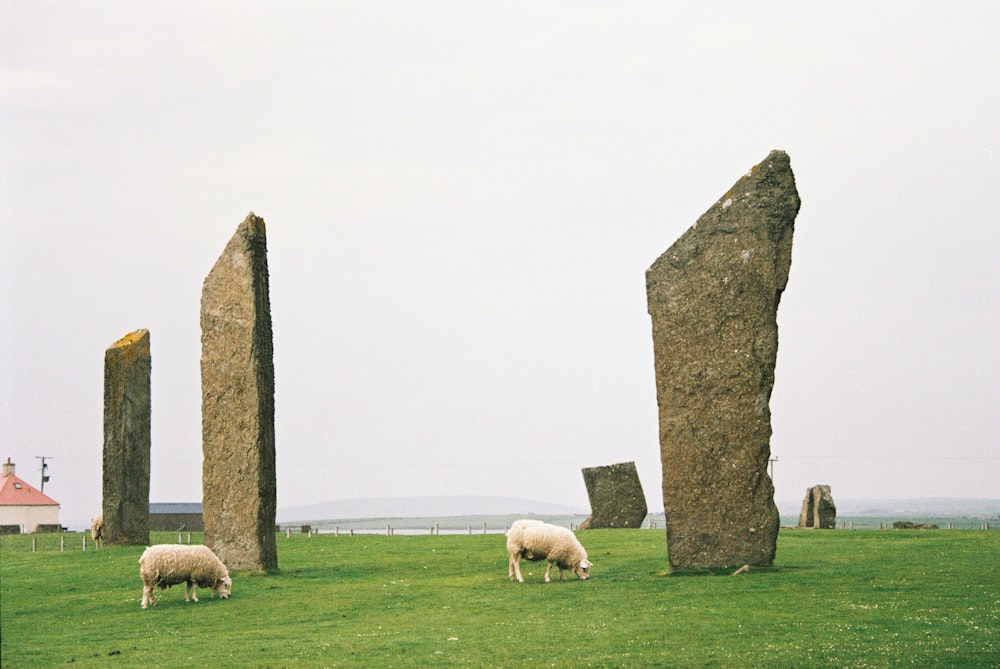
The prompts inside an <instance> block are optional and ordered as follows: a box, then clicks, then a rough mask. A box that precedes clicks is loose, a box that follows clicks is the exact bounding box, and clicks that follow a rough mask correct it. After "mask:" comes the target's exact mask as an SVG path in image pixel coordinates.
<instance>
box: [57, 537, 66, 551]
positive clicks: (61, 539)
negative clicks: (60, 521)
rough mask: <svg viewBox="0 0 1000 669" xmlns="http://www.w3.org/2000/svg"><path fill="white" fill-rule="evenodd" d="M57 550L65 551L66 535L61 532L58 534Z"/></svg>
mask: <svg viewBox="0 0 1000 669" xmlns="http://www.w3.org/2000/svg"><path fill="white" fill-rule="evenodd" d="M59 552H60V553H64V552H66V537H64V536H63V535H61V534H60V535H59Z"/></svg>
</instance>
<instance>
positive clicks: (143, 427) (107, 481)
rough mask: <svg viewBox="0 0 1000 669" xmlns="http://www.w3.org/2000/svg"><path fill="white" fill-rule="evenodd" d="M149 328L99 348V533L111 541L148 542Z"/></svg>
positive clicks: (150, 363)
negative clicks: (101, 518) (101, 412)
mask: <svg viewBox="0 0 1000 669" xmlns="http://www.w3.org/2000/svg"><path fill="white" fill-rule="evenodd" d="M151 371H152V359H151V357H150V353H149V330H136V331H135V332H132V333H130V334H127V335H125V336H124V337H122V338H121V339H119V340H118V341H116V342H115V343H114V344H112V345H111V347H110V348H109V349H108V350H106V351H105V352H104V469H103V490H102V492H103V495H102V500H101V512H102V513H103V515H104V528H103V530H102V538H103V540H104V543H105V544H107V545H109V546H113V545H119V546H144V545H147V544H149V449H150V444H151V437H150V410H151V399H150V375H151Z"/></svg>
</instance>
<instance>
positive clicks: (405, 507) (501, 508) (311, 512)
mask: <svg viewBox="0 0 1000 669" xmlns="http://www.w3.org/2000/svg"><path fill="white" fill-rule="evenodd" d="M531 513H533V514H539V515H567V516H571V515H580V514H583V515H586V514H588V513H590V511H589V510H588V509H580V508H576V507H572V506H566V505H563V504H554V503H552V502H540V501H537V500H530V499H516V498H513V497H478V496H474V495H452V496H440V497H362V498H356V499H342V500H333V501H330V502H320V503H318V504H309V505H307V506H293V507H285V508H279V509H278V518H277V520H278V522H279V523H289V522H294V521H305V520H348V519H358V518H434V517H439V518H440V517H446V516H494V515H506V514H531Z"/></svg>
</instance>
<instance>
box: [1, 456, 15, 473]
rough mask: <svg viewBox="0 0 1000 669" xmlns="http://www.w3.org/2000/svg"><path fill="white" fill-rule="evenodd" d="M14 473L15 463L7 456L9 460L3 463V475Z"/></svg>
mask: <svg viewBox="0 0 1000 669" xmlns="http://www.w3.org/2000/svg"><path fill="white" fill-rule="evenodd" d="M13 473H14V463H13V462H11V461H10V458H7V462H5V463H3V475H4V476H10V475H11V474H13Z"/></svg>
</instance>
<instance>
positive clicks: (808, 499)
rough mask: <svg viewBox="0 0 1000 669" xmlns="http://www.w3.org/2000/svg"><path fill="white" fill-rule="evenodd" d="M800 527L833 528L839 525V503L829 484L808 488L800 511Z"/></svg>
mask: <svg viewBox="0 0 1000 669" xmlns="http://www.w3.org/2000/svg"><path fill="white" fill-rule="evenodd" d="M799 527H815V528H818V529H821V530H833V529H836V527H837V505H836V504H834V503H833V493H832V491H831V489H830V486H828V485H814V486H813V487H811V488H809V489H808V490H806V496H805V498H804V499H803V500H802V511H801V512H800V513H799Z"/></svg>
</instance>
